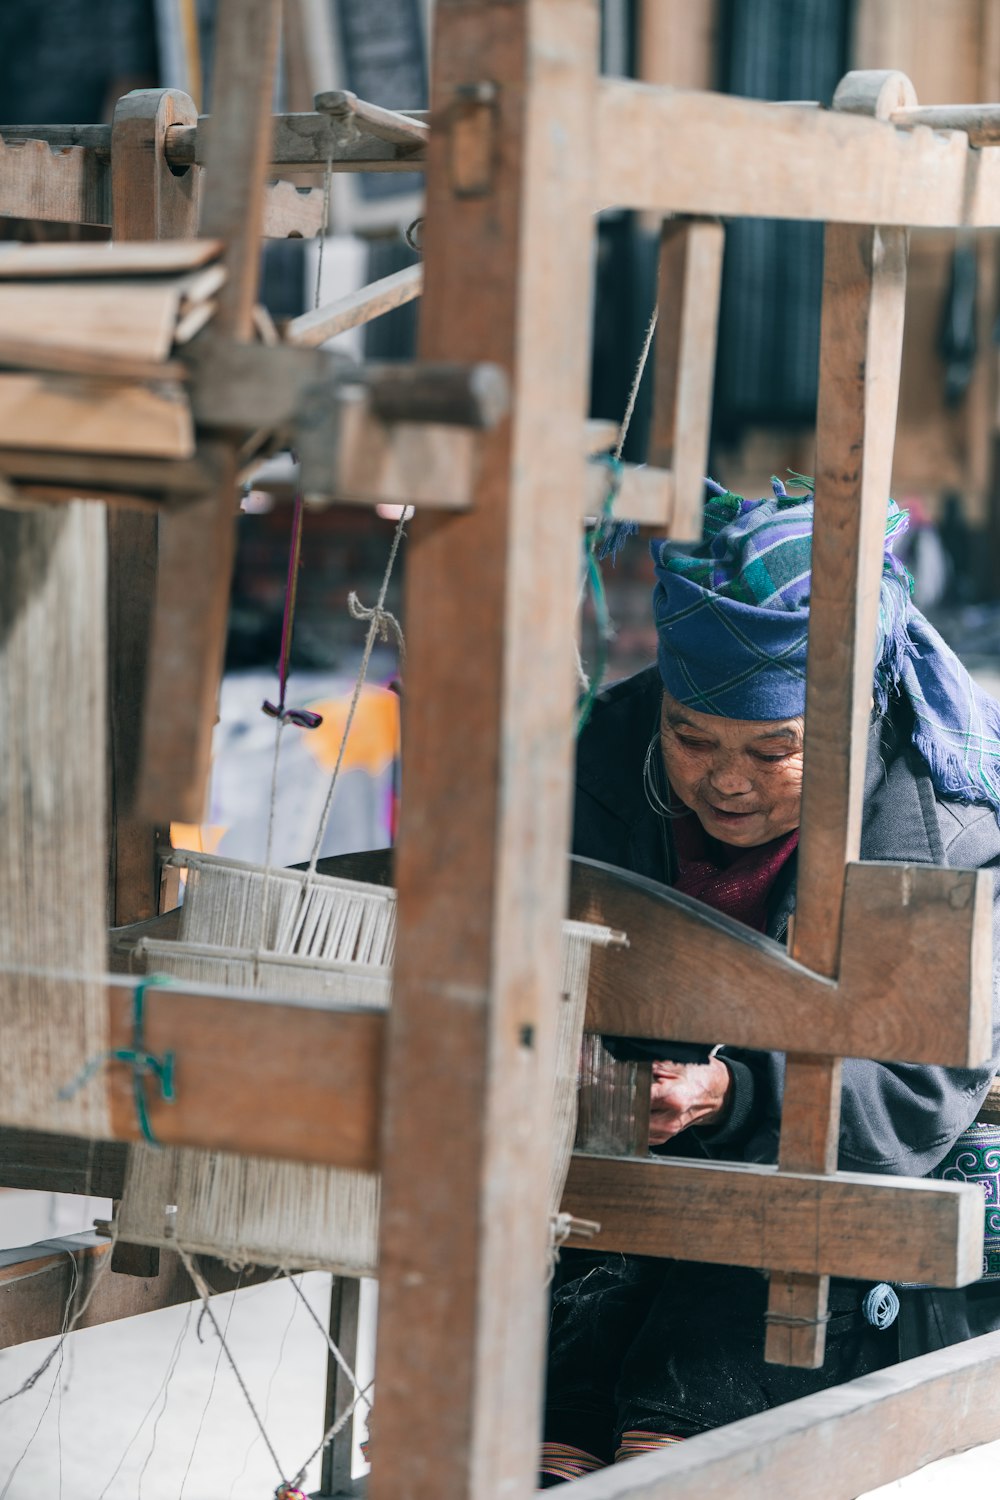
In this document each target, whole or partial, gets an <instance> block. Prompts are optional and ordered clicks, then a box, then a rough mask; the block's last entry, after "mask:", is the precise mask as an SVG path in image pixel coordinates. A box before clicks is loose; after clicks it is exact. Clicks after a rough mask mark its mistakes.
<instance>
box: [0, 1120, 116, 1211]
mask: <svg viewBox="0 0 1000 1500" xmlns="http://www.w3.org/2000/svg"><path fill="white" fill-rule="evenodd" d="M127 1150H128V1148H127V1146H126V1145H125V1144H124V1142H122V1141H87V1140H83V1139H82V1138H80V1137H79V1136H72V1135H51V1134H48V1133H46V1132H43V1131H36V1130H15V1129H13V1128H12V1127H9V1126H4V1127H2V1128H0V1187H5V1188H21V1189H24V1190H27V1191H35V1192H43V1193H76V1194H79V1195H80V1196H82V1197H85V1198H120V1197H121V1193H122V1187H123V1185H124V1182H125V1155H126V1152H127Z"/></svg>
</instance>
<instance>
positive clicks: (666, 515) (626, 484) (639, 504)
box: [582, 464, 677, 536]
mask: <svg viewBox="0 0 1000 1500" xmlns="http://www.w3.org/2000/svg"><path fill="white" fill-rule="evenodd" d="M609 479H610V476H609V473H608V470H607V468H606V467H605V466H604V465H602V464H588V466H587V483H586V487H585V489H584V493H583V507H582V515H583V516H597V515H600V514H601V511H602V510H603V507H604V502H605V500H606V499H607V496H608V485H609ZM676 504H677V481H676V477H675V475H674V474H673V473H672V472H671V471H670V470H669V469H660V468H655V467H652V466H650V465H647V464H641V465H639V464H623V465H622V470H621V478H620V483H619V487H618V493H617V495H616V497H615V504H614V514H615V515H616V516H618V517H620V518H621V519H623V520H628V521H638V522H639V524H640V525H642V526H655V527H657V528H660V529H663V530H669V532H670V534H671V536H672V535H673V534H674V522H673V518H674V514H675V509H676Z"/></svg>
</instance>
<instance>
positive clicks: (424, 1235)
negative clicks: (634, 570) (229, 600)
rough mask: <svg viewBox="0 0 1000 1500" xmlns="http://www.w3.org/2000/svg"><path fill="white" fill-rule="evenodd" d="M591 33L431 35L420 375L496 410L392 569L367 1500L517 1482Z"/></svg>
mask: <svg viewBox="0 0 1000 1500" xmlns="http://www.w3.org/2000/svg"><path fill="white" fill-rule="evenodd" d="M595 22H596V8H595V7H593V6H592V5H591V4H590V3H589V0H526V3H523V4H519V5H516V6H511V5H508V4H506V3H494V0H488V3H465V0H460V3H449V4H445V5H442V6H439V7H438V9H437V14H436V17H435V33H436V34H435V61H434V75H433V76H434V83H433V88H432V111H431V120H432V125H431V140H430V144H429V147H428V199H427V235H426V259H425V265H424V275H425V284H424V297H423V304H422V308H421V346H420V347H421V354H422V357H423V358H425V359H428V360H459V361H465V360H470V359H476V360H479V359H489V360H493V361H495V362H496V363H497V364H499V365H500V366H501V367H502V368H503V369H504V370H506V371H507V373H508V375H509V377H510V381H511V389H512V393H513V401H512V407H511V413H510V417H509V419H507V420H505V421H503V422H501V424H500V425H499V426H498V427H497V428H496V429H495V430H494V431H492V432H490V433H486V434H485V435H484V436H483V438H482V440H481V461H480V468H479V479H478V482H477V488H476V504H475V506H474V507H473V509H472V510H471V511H470V512H468V513H467V514H463V515H460V516H448V517H431V516H428V517H426V518H423V517H422V516H421V515H419V514H418V515H417V516H416V517H415V519H414V521H413V523H412V530H411V540H410V544H409V550H408V554H407V559H406V628H407V647H408V652H407V659H408V684H407V703H406V707H405V724H404V730H403V733H404V736H405V738H406V745H407V749H406V764H405V768H404V773H403V774H404V782H405V786H404V791H403V801H402V824H401V829H400V841H399V850H398V856H397V872H398V887H399V940H398V948H397V960H396V969H395V988H394V996H393V1009H392V1014H391V1023H390V1036H389V1055H388V1073H389V1076H396V1077H400V1078H402V1077H403V1076H405V1075H410V1076H419V1078H420V1079H421V1087H420V1088H419V1089H406V1088H400V1089H392V1090H389V1091H387V1097H386V1099H385V1109H384V1116H383V1120H384V1130H383V1141H384V1147H383V1163H384V1176H383V1213H382V1238H381V1251H380V1264H381V1267H382V1282H381V1288H380V1317H379V1333H378V1351H377V1360H378V1365H379V1370H380V1372H381V1373H380V1375H379V1415H378V1419H377V1420H378V1428H379V1434H380V1435H379V1439H378V1442H379V1445H380V1447H381V1446H382V1445H383V1444H384V1450H383V1453H382V1456H381V1458H377V1459H376V1462H375V1464H374V1466H373V1470H372V1475H371V1494H372V1497H373V1500H389V1497H392V1500H415V1497H418V1496H419V1497H426V1496H431V1495H433V1496H435V1497H436V1500H460V1497H467V1496H469V1495H475V1496H477V1497H478V1500H490V1497H499V1496H501V1495H512V1494H522V1493H527V1492H528V1491H529V1490H530V1489H531V1488H532V1486H533V1483H534V1477H535V1462H536V1444H537V1437H538V1420H539V1416H538V1413H539V1405H540V1401H539V1397H540V1380H541V1365H542V1339H543V1322H544V1305H545V1296H544V1290H543V1281H544V1274H545V1273H544V1263H545V1246H546V1238H547V1225H546V1209H545V1202H544V1199H545V1180H546V1175H547V1172H548V1165H549V1149H550V1148H549V1134H550V1125H549V1124H548V1123H547V1121H546V1111H547V1109H548V1107H549V1099H550V1090H551V1086H552V1083H551V1080H552V1076H553V1036H552V1030H553V1023H554V1016H553V1014H552V1010H551V1006H550V1005H547V1004H546V999H547V997H548V996H549V995H551V993H552V992H553V991H552V986H553V983H557V979H556V974H557V962H558V945H559V922H560V918H561V917H562V915H563V909H564V901H565V880H566V875H565V861H564V854H563V851H564V850H565V848H566V844H567V836H568V811H569V798H570V768H571V754H572V743H571V741H572V731H571V718H572V697H573V693H572V672H571V669H572V660H571V651H570V646H569V634H568V622H569V621H570V620H571V619H572V614H573V604H574V599H575V591H576V585H575V567H576V557H577V554H578V545H579V527H580V521H579V516H580V503H581V501H580V494H581V490H582V487H583V482H584V476H583V467H584V463H583V455H582V452H581V446H582V445H581V438H580V434H581V426H582V422H583V417H584V410H585V400H586V386H587V369H586V366H587V351H586V344H587V337H586V329H585V322H586V320H585V319H583V318H581V316H580V309H581V308H582V307H584V306H586V305H587V299H588V296H589V291H588V288H589V284H590V246H591V233H592V223H591V215H590V208H591V203H592V193H591V189H590V181H589V146H590V131H591V128H592V125H593V117H592V110H591V98H590V86H591V80H592V78H593V73H594V67H595V58H596V41H597V38H596V29H595ZM483 80H490V81H491V83H492V85H493V90H492V91H491V92H493V97H494V99H495V106H496V107H495V110H494V111H493V127H492V128H493V129H494V131H495V135H494V151H495V156H494V160H495V162H496V170H495V171H494V173H493V175H492V180H491V183H490V184H489V185H486V184H484V185H483V188H484V190H482V191H480V192H479V193H478V194H477V195H472V194H469V195H465V194H464V193H463V191H462V184H461V183H459V184H455V183H454V182H453V180H452V175H451V174H452V168H453V164H454V163H453V153H452V150H451V146H452V127H453V124H454V122H455V120H456V118H460V117H461V113H462V109H463V107H464V101H465V100H466V99H467V98H468V94H467V93H463V92H461V91H462V90H474V88H475V86H476V85H478V84H480V83H481V82H482V81H483ZM529 80H530V88H529ZM569 142H573V143H574V149H573V150H568V149H567V145H568V143H569ZM528 247H530V254H528ZM553 475H558V483H553ZM472 641H474V642H475V649H474V650H473V651H471V652H470V650H469V644H470V642H472ZM456 703H461V705H462V711H461V726H460V732H457V733H456V723H455V718H454V705H455V704H456ZM456 808H459V809H461V814H460V816H456Z"/></svg>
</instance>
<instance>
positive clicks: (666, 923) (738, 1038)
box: [570, 859, 991, 1067]
mask: <svg viewBox="0 0 1000 1500" xmlns="http://www.w3.org/2000/svg"><path fill="white" fill-rule="evenodd" d="M990 902H991V887H990V877H989V875H988V873H986V872H984V871H964V870H941V869H937V868H935V867H934V866H932V865H888V864H886V865H881V864H857V865H851V866H849V867H848V871H847V886H846V893H845V903H844V932H845V939H844V943H843V950H842V951H843V954H844V959H843V965H842V971H841V974H840V977H839V980H832V979H826V978H823V977H822V976H820V975H818V974H814V973H813V972H812V971H811V970H809V969H806V968H804V967H803V966H802V965H801V964H799V963H796V962H795V961H794V960H793V959H791V958H789V956H788V953H787V950H786V949H785V947H784V946H783V945H782V944H781V943H776V942H773V941H772V940H771V939H770V938H767V937H764V936H763V935H762V934H760V933H757V932H753V931H752V930H751V929H750V928H749V927H746V926H745V925H744V924H743V923H742V922H737V921H734V920H733V919H731V918H728V917H724V916H722V915H721V914H720V913H717V912H714V911H711V910H709V908H707V907H705V906H704V905H702V903H700V902H698V901H694V900H692V899H691V898H689V897H687V896H684V895H682V894H681V893H680V892H678V891H674V890H669V889H667V888H666V887H664V886H661V885H658V884H657V883H656V882H655V881H652V880H645V879H643V877H642V876H639V875H631V874H628V873H626V872H624V871H621V870H611V869H610V868H609V867H608V866H606V865H600V864H597V863H595V862H593V861H591V860H580V859H575V860H574V861H573V876H572V885H571V897H570V912H571V915H572V916H573V917H575V918H576V919H577V920H579V921H590V922H600V923H604V924H606V925H608V926H610V927H613V928H615V929H617V930H620V931H622V932H625V933H626V934H627V935H628V940H629V946H628V947H627V948H621V947H617V948H613V949H612V948H606V949H600V948H595V949H594V951H593V954H592V956H591V965H590V988H589V992H588V1001H587V1028H588V1030H591V1031H600V1032H604V1033H606V1034H607V1033H610V1034H612V1035H622V1036H636V1037H655V1038H660V1037H663V1038H670V1039H673V1040H675V1041H690V1042H709V1043H715V1042H723V1041H724V1042H726V1043H727V1044H728V1045H730V1046H734V1047H759V1048H764V1049H768V1050H777V1051H784V1050H785V1049H786V1048H787V1046H788V1042H789V1038H790V1037H794V1038H795V1039H796V1046H797V1047H798V1049H799V1050H800V1051H803V1052H813V1053H818V1054H821V1055H826V1056H841V1057H873V1058H879V1059H885V1060H888V1061H892V1062H920V1063H944V1064H948V1065H949V1066H952V1067H966V1066H970V1065H978V1064H981V1063H983V1062H984V1061H985V1060H986V1059H987V1058H988V1057H989V1055H990V1048H991V1042H990V1006H991V1000H990V997H991V978H990V958H989V941H990V925H989V916H990ZM706 976H707V977H706ZM914 994H919V995H920V996H921V998H922V1004H921V1007H920V1010H919V1012H917V1011H915V1009H914V1006H913V995H914Z"/></svg>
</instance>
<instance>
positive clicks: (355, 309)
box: [284, 265, 424, 348]
mask: <svg viewBox="0 0 1000 1500" xmlns="http://www.w3.org/2000/svg"><path fill="white" fill-rule="evenodd" d="M423 288H424V268H423V266H422V265H416V266H404V267H403V269H402V270H401V271H393V273H392V275H391V276H383V277H381V278H380V279H379V280H378V281H372V282H369V284H368V285H367V286H362V287H359V288H358V289H357V291H355V292H348V293H347V294H346V295H345V296H343V297H335V298H334V299H333V301H332V302H325V303H324V304H323V306H322V307H317V308H314V309H313V310H312V311H311V312H305V313H303V314H302V316H301V317H298V318H292V319H291V321H290V322H289V323H287V324H286V325H285V333H284V336H285V342H286V343H288V344H299V345H302V346H305V347H308V348H315V347H316V345H317V344H324V343H326V341H327V339H332V338H336V336H337V334H338V333H345V332H346V331H347V329H349V328H357V327H359V326H360V325H361V324H362V323H370V322H371V320H372V319H373V318H380V317H382V316H383V314H384V313H387V312H392V310H393V309H394V308H396V307H402V306H404V304H405V303H407V302H412V301H413V299H414V297H419V296H420V295H421V294H422V292H423Z"/></svg>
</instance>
